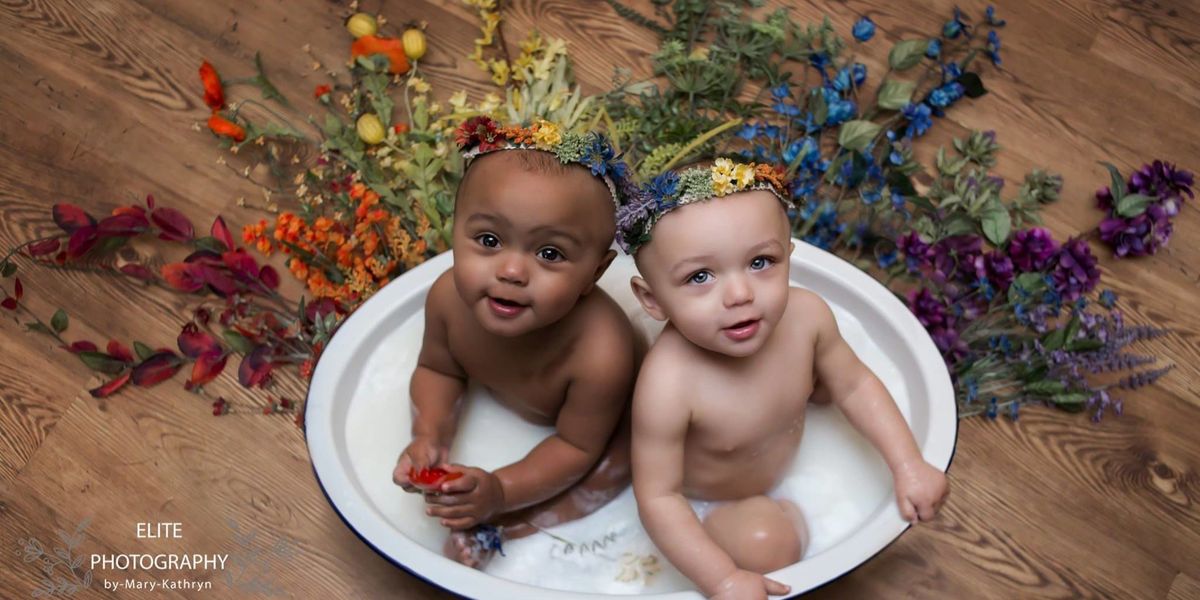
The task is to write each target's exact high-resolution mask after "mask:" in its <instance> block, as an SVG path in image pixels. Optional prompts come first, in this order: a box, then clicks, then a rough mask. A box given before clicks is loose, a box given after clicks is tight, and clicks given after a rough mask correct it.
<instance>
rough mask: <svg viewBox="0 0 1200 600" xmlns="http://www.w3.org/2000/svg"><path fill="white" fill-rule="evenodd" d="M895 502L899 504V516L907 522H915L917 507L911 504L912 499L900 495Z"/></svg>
mask: <svg viewBox="0 0 1200 600" xmlns="http://www.w3.org/2000/svg"><path fill="white" fill-rule="evenodd" d="M897 503H898V504H899V505H900V516H901V517H902V518H903V519H904V520H905V521H908V522H909V523H915V522H916V520H917V507H916V506H914V505H913V502H912V500H909V499H908V498H906V497H901V498H898V499H897Z"/></svg>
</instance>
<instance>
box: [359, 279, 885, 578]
mask: <svg viewBox="0 0 1200 600" xmlns="http://www.w3.org/2000/svg"><path fill="white" fill-rule="evenodd" d="M634 274H636V271H635V270H634V267H633V262H632V261H631V260H628V259H624V257H622V258H620V259H618V260H616V261H614V263H613V266H612V268H610V269H609V272H608V273H607V274H606V275H605V276H604V278H603V279H602V280H601V286H602V287H603V288H604V289H605V291H607V292H608V293H609V294H610V295H612V296H613V297H614V298H616V299H617V301H618V302H619V303H620V304H621V306H622V307H623V308H624V309H625V311H626V314H628V315H630V319H631V321H633V323H634V325H635V327H636V328H637V329H638V330H639V331H640V332H642V333H643V334H644V335H646V336H647V338H648V339H653V337H654V336H655V335H657V333H658V331H660V330H661V327H662V324H661V323H658V322H656V321H654V320H652V319H650V318H649V317H648V316H646V315H645V314H644V312H643V311H642V309H641V307H640V306H638V304H637V301H636V300H635V299H634V297H633V294H632V292H630V291H629V283H628V282H629V278H630V277H631V276H632V275H634ZM832 308H833V312H834V314H835V316H836V317H837V321H838V326H839V327H840V328H841V332H842V335H843V336H844V337H845V338H846V340H847V341H848V342H849V343H850V345H851V347H853V348H854V350H855V352H856V353H858V356H859V357H860V358H861V359H862V360H863V361H864V362H866V363H867V365H868V366H870V367H871V369H872V370H874V371H875V373H876V374H877V375H878V376H879V377H880V379H882V380H883V382H884V383H885V384H886V385H887V387H888V389H889V390H891V391H892V394H893V395H894V396H895V397H896V400H897V403H898V404H899V405H900V407H901V410H902V412H904V413H906V414H907V412H908V411H907V407H908V399H907V398H906V397H905V387H904V385H903V381H902V379H901V375H900V373H899V371H898V369H897V368H896V366H895V365H894V364H893V363H892V362H891V361H890V360H888V358H887V357H886V356H885V355H884V354H883V353H882V352H881V351H880V349H879V348H878V347H877V346H876V345H875V344H874V343H872V342H871V340H870V339H869V337H868V336H867V334H866V332H865V331H864V330H863V328H862V326H861V325H860V324H859V322H858V321H857V320H855V319H854V318H853V317H852V316H851V315H850V314H849V313H847V312H846V311H845V310H844V309H842V308H840V307H838V306H836V305H835V306H833V307H832ZM423 328H424V313H423V312H418V313H416V314H415V315H414V316H413V317H412V318H410V319H409V320H408V321H406V322H405V323H404V325H403V326H402V327H400V328H398V329H397V330H396V331H395V332H392V333H391V334H390V335H388V336H387V337H386V338H384V340H383V341H382V343H381V344H380V345H379V347H378V348H377V349H376V351H375V352H374V353H373V354H372V355H371V357H370V359H369V361H368V364H367V365H366V367H365V369H364V374H363V376H362V378H361V379H360V380H359V385H358V389H357V390H355V391H354V397H353V398H352V401H351V402H350V409H349V413H348V414H347V419H346V428H347V430H346V432H345V433H346V435H345V438H346V440H347V446H348V450H349V455H350V457H351V460H352V466H353V469H354V471H355V472H354V475H355V476H356V477H357V479H358V480H359V481H360V482H361V483H362V486H363V488H364V489H365V491H366V493H367V496H368V498H369V499H370V501H371V502H372V503H373V504H374V508H375V509H376V510H377V511H378V512H379V513H380V514H381V515H383V516H384V518H386V519H387V520H388V521H390V522H391V523H392V524H393V525H394V526H395V527H396V528H397V529H398V530H400V531H402V532H404V534H405V535H407V536H409V537H410V538H411V539H413V540H414V541H416V542H417V543H419V544H421V545H423V546H425V547H426V548H428V549H429V550H430V551H433V552H437V553H439V554H440V553H441V548H442V543H443V541H444V540H445V536H446V530H445V529H444V528H442V527H441V526H439V525H438V524H437V520H436V519H434V518H432V517H427V516H425V514H424V502H422V500H421V496H420V495H418V494H408V493H405V492H404V491H403V490H401V489H400V488H399V487H397V486H395V485H394V484H393V483H392V477H391V474H392V468H393V467H394V466H395V463H396V458H397V457H398V456H399V455H400V452H401V451H402V450H403V449H404V447H405V446H406V445H407V443H408V440H409V435H410V434H409V432H410V424H411V415H410V408H409V395H408V382H409V377H411V375H412V372H413V369H414V368H415V367H416V362H417V354H418V352H419V350H420V345H421V333H422V330H423ZM467 394H468V400H467V404H466V409H465V410H464V413H463V416H462V423H461V425H460V427H459V433H458V438H457V439H456V440H455V442H454V446H453V448H452V451H451V461H452V462H457V463H461V464H467V465H473V466H478V467H481V468H485V469H495V468H498V467H501V466H504V465H506V464H509V463H512V462H514V461H516V460H519V459H520V458H521V457H523V456H525V454H526V453H527V452H528V451H529V450H530V449H532V448H533V447H534V446H535V445H537V443H538V442H540V441H541V440H542V439H544V438H545V437H546V436H548V435H550V434H551V433H552V432H553V429H552V428H550V427H540V426H535V425H531V424H529V423H526V422H524V421H522V420H520V419H519V418H517V417H516V416H515V415H513V414H512V413H511V412H509V411H508V410H507V409H504V408H503V407H501V406H500V405H499V404H497V403H496V402H495V401H494V400H492V399H491V398H490V397H489V396H488V394H487V392H486V391H485V390H482V389H480V388H478V387H477V386H471V387H469V389H468V391H467ZM781 491H782V492H783V494H784V495H786V496H789V497H791V498H792V499H793V500H794V501H795V502H796V503H797V504H798V505H799V506H800V507H801V509H802V510H803V511H804V514H805V518H806V519H807V521H808V527H809V532H810V544H809V548H808V551H807V553H806V556H808V557H811V556H815V555H817V554H819V553H821V552H823V551H824V550H825V549H827V548H829V547H831V546H833V545H834V544H836V543H837V542H838V541H840V540H842V539H843V538H845V537H846V536H848V535H849V534H850V533H852V532H853V531H855V530H856V529H857V528H858V527H859V526H860V525H861V524H862V523H863V522H865V521H866V520H867V518H868V517H869V516H870V515H871V514H872V513H874V512H875V511H876V510H878V508H879V507H880V506H881V505H882V504H884V503H889V502H894V499H893V495H892V485H891V476H890V474H889V473H888V470H887V467H886V465H885V464H884V462H883V460H882V458H881V457H880V456H879V455H878V453H877V452H876V451H875V450H874V449H873V448H872V447H871V446H870V445H869V444H868V443H867V442H866V440H865V439H863V438H862V437H861V436H860V435H859V434H858V433H857V432H856V431H855V430H854V429H853V428H852V427H850V425H849V424H848V423H847V422H846V420H845V419H844V418H843V417H842V415H841V413H840V411H838V410H837V409H836V408H833V407H826V406H811V407H810V408H809V409H808V417H807V423H806V424H805V430H804V436H803V438H802V441H801V443H800V449H799V451H798V453H797V457H796V460H795V462H794V464H793V465H792V468H791V471H790V473H789V475H788V477H787V479H786V480H785V481H784V483H783V485H782V490H781ZM504 552H505V556H497V557H496V558H495V559H494V560H493V561H492V562H491V564H490V565H489V566H488V568H487V572H488V573H489V574H491V575H495V576H497V577H502V578H505V579H509V580H512V581H519V582H522V583H527V584H531V585H536V586H541V587H546V588H551V589H558V590H568V591H580V592H600V593H612V594H638V593H661V592H669V591H677V590H684V589H691V588H692V586H691V584H690V583H689V582H688V581H687V580H686V579H685V578H684V577H683V576H682V575H680V574H679V573H678V571H676V570H675V569H674V568H673V567H671V565H670V564H669V563H667V562H666V561H665V559H664V558H663V557H662V555H661V554H660V553H659V552H658V551H657V550H656V549H655V547H654V544H653V543H652V542H651V541H650V539H649V538H648V537H647V536H646V533H645V530H644V529H643V528H642V526H641V524H640V522H639V521H638V518H637V508H636V505H635V503H634V498H633V492H632V490H626V491H625V492H624V493H622V494H621V495H620V496H618V497H617V498H616V499H615V500H613V501H612V502H610V503H609V504H608V505H606V506H605V507H603V508H602V509H600V510H599V511H597V512H596V513H594V514H592V515H590V516H588V517H587V518H584V519H581V520H579V521H575V522H572V523H565V524H563V525H559V526H557V527H554V528H551V529H548V530H546V531H545V532H543V533H538V534H535V535H532V536H530V537H527V538H523V539H520V540H511V541H508V542H506V543H505V545H504Z"/></svg>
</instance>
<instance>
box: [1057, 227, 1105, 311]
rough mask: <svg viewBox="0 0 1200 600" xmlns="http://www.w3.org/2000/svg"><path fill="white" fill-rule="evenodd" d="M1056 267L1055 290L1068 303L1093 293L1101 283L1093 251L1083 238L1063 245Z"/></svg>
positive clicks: (1074, 239)
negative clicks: (1093, 289)
mask: <svg viewBox="0 0 1200 600" xmlns="http://www.w3.org/2000/svg"><path fill="white" fill-rule="evenodd" d="M1056 262H1057V264H1056V265H1055V267H1054V274H1053V277H1054V288H1055V290H1056V291H1057V292H1058V293H1059V294H1061V295H1062V297H1063V299H1064V300H1066V301H1067V302H1073V301H1074V300H1075V299H1076V298H1079V297H1080V296H1081V295H1083V294H1086V293H1088V292H1090V291H1092V288H1094V287H1096V284H1097V283H1098V282H1099V281H1100V268H1099V267H1097V266H1096V262H1097V261H1096V257H1095V256H1092V249H1091V248H1090V247H1088V245H1087V242H1085V241H1083V239H1082V238H1073V239H1070V240H1068V241H1067V243H1066V244H1064V245H1063V247H1062V250H1061V251H1060V252H1059V253H1058V260H1057V261H1056Z"/></svg>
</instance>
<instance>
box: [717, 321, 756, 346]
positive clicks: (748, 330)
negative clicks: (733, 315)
mask: <svg viewBox="0 0 1200 600" xmlns="http://www.w3.org/2000/svg"><path fill="white" fill-rule="evenodd" d="M761 323H762V319H747V320H745V321H738V322H737V323H734V324H733V325H731V326H729V327H726V328H725V329H724V332H725V336H726V337H728V338H729V339H731V340H733V341H735V342H741V341H744V340H748V339H750V338H752V337H754V334H756V333H758V327H759V325H760V324H761Z"/></svg>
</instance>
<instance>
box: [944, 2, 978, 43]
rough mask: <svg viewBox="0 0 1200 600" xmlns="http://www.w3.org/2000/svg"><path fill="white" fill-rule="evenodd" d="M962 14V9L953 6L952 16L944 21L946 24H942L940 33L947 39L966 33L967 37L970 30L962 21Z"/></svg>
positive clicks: (969, 35)
mask: <svg viewBox="0 0 1200 600" xmlns="http://www.w3.org/2000/svg"><path fill="white" fill-rule="evenodd" d="M962 16H963V14H962V11H961V10H959V9H958V7H954V18H953V19H950V20H949V21H946V24H945V25H943V26H942V35H943V36H945V37H946V38H949V39H954V38H957V37H958V36H959V35H966V36H967V38H968V39H969V38H970V37H971V31H970V28H968V27H967V24H966V23H965V22H964V21H963V18H962Z"/></svg>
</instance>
